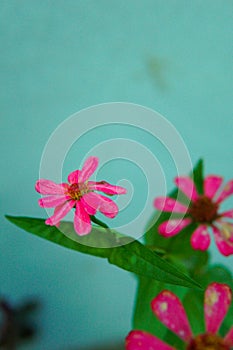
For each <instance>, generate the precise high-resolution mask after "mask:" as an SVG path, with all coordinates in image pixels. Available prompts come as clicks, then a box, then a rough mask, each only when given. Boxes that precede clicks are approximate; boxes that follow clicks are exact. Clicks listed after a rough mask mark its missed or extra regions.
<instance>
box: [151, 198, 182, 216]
mask: <svg viewBox="0 0 233 350" xmlns="http://www.w3.org/2000/svg"><path fill="white" fill-rule="evenodd" d="M154 206H155V208H156V209H158V210H161V211H167V212H175V213H186V212H187V210H188V208H187V207H186V206H185V205H183V204H181V203H179V202H178V201H176V200H175V199H173V198H169V197H157V198H155V200H154Z"/></svg>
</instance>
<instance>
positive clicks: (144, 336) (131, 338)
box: [126, 283, 233, 350]
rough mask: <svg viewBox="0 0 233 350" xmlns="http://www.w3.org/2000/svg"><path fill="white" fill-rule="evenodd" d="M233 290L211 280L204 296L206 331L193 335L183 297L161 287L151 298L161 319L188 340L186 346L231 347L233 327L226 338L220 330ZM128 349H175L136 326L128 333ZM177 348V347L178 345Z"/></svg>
mask: <svg viewBox="0 0 233 350" xmlns="http://www.w3.org/2000/svg"><path fill="white" fill-rule="evenodd" d="M231 299H232V292H231V289H230V287H229V286H228V285H226V284H220V283H211V284H210V285H209V286H208V287H207V289H206V291H205V298H204V317H205V328H206V331H205V333H203V334H199V335H197V336H193V334H192V331H191V328H190V325H189V321H188V319H187V316H186V313H185V310H184V307H183V305H182V304H181V301H180V300H179V298H177V296H176V295H175V294H173V293H172V292H170V291H168V290H164V291H162V292H161V293H160V294H159V295H158V296H157V297H156V298H155V299H153V300H152V303H151V307H152V311H153V312H154V314H155V315H156V316H157V317H158V319H159V320H160V321H161V322H162V323H163V324H164V325H165V326H166V327H167V328H169V329H170V330H171V331H172V332H174V333H175V334H176V335H177V336H178V337H179V338H181V339H182V340H183V341H184V342H185V344H186V350H202V349H203V350H204V349H206V350H207V349H211V350H230V349H231V346H233V327H231V328H230V330H229V332H228V333H227V334H226V335H225V337H224V338H222V337H220V336H219V335H218V334H217V332H218V330H219V328H220V326H221V324H222V322H223V320H224V318H225V316H226V314H227V311H228V309H229V306H230V304H231ZM190 302H192V301H190ZM126 349H127V350H175V348H174V347H173V346H170V345H168V344H166V343H164V342H163V341H162V340H160V339H158V338H157V337H155V336H154V335H152V334H150V333H147V332H145V331H139V330H134V331H131V332H130V333H129V334H128V336H127V337H126ZM177 350H178V349H177Z"/></svg>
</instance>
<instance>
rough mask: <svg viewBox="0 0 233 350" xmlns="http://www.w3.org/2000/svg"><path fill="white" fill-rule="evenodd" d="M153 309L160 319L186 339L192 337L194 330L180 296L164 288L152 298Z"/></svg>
mask: <svg viewBox="0 0 233 350" xmlns="http://www.w3.org/2000/svg"><path fill="white" fill-rule="evenodd" d="M151 306H152V310H153V311H154V313H155V315H156V316H157V317H158V319H159V320H160V321H161V322H162V323H163V324H164V325H165V326H166V327H167V328H169V329H170V330H171V331H172V332H174V333H175V334H176V335H178V337H180V338H181V339H182V340H184V341H186V342H187V341H188V340H190V339H191V338H192V331H191V329H190V325H189V322H188V319H187V316H186V313H185V310H184V307H183V305H182V304H181V302H180V300H179V298H178V297H177V296H176V295H175V294H173V293H172V292H170V291H168V290H163V291H162V292H161V293H160V294H158V296H157V297H156V298H155V299H153V300H152V303H151Z"/></svg>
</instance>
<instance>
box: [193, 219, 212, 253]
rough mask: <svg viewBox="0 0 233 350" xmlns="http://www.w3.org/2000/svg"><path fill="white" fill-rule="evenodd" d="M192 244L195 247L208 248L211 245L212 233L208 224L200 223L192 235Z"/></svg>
mask: <svg viewBox="0 0 233 350" xmlns="http://www.w3.org/2000/svg"><path fill="white" fill-rule="evenodd" d="M191 245H192V247H193V249H200V250H203V251H204V250H206V249H208V248H209V245H210V235H209V232H208V230H207V226H206V225H200V226H198V227H197V228H196V230H195V231H194V232H193V234H192V236H191Z"/></svg>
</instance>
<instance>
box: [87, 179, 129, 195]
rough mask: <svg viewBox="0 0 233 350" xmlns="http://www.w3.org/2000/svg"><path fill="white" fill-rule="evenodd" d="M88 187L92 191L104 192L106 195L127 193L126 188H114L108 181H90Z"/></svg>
mask: <svg viewBox="0 0 233 350" xmlns="http://www.w3.org/2000/svg"><path fill="white" fill-rule="evenodd" d="M88 187H89V188H90V190H96V191H102V192H104V193H106V194H125V193H127V190H126V188H124V187H121V186H114V185H111V184H109V183H108V182H106V181H100V182H94V181H88Z"/></svg>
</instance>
